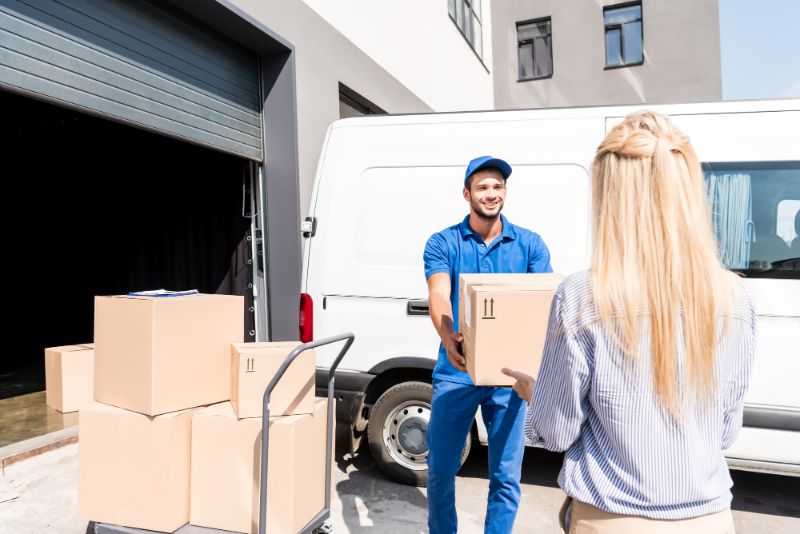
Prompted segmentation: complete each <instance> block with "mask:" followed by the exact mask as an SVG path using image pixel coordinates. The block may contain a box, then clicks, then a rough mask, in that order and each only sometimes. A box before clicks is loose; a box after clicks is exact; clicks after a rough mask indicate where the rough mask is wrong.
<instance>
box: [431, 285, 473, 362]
mask: <svg viewBox="0 0 800 534" xmlns="http://www.w3.org/2000/svg"><path fill="white" fill-rule="evenodd" d="M450 291H451V287H450V274H449V273H434V274H432V275H430V276H429V277H428V307H429V309H430V314H431V321H433V327H434V328H435V329H436V332H437V333H438V334H439V337H440V338H441V340H442V345H444V348H445V350H446V351H447V357H448V358H449V360H450V363H451V364H453V367H455V368H456V369H458V370H460V371H466V370H467V368H466V364H467V362H466V361H465V360H464V356H463V355H462V354H461V341H462V340H463V339H464V338H463V337H462V336H461V334H459V333H457V332H454V331H453V330H454V327H453V306H452V305H451V304H450Z"/></svg>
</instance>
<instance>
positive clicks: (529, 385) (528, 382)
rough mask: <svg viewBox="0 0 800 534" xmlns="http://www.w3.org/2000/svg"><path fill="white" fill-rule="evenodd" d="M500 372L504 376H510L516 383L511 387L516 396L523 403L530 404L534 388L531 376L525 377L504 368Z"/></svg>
mask: <svg viewBox="0 0 800 534" xmlns="http://www.w3.org/2000/svg"><path fill="white" fill-rule="evenodd" d="M501 371H502V372H503V374H504V375H506V376H510V377H511V378H513V379H514V380H516V381H517V382H516V384H514V386H513V387H514V391H516V392H517V395H519V397H520V398H521V399H522V400H524V401H525V402H531V400H532V399H533V388H534V387H535V386H536V379H535V378H533V377H532V376H531V375H526V374H525V373H521V372H519V371H514V370H513V369H508V368H506V367H503V368H502V369H501Z"/></svg>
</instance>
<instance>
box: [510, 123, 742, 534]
mask: <svg viewBox="0 0 800 534" xmlns="http://www.w3.org/2000/svg"><path fill="white" fill-rule="evenodd" d="M592 196H593V199H594V202H593V218H594V227H595V231H594V234H595V235H594V253H593V258H592V265H591V269H590V270H589V271H588V272H582V273H577V274H574V275H572V276H570V277H568V278H567V279H566V280H565V281H564V283H563V284H562V285H561V287H560V288H559V289H558V291H557V293H556V296H555V299H554V301H553V305H552V309H551V312H550V324H549V331H548V337H547V342H546V344H545V350H544V356H543V361H542V366H541V369H540V372H539V377H538V380H534V379H533V377H530V376H528V375H525V374H523V373H521V372H518V371H514V370H504V371H505V372H506V374H509V375H511V376H513V377H515V378H516V379H517V383H516V384H515V386H514V389H515V390H516V391H517V393H519V395H520V396H521V397H522V398H523V399H525V400H527V401H529V402H530V406H529V408H528V413H527V425H526V434H527V435H528V436H529V437H530V438H531V439H532V440H533V441H534V442H537V443H540V444H541V445H543V446H544V447H546V448H547V449H550V450H554V451H566V455H565V457H564V465H563V468H562V470H561V473H560V475H559V478H558V482H559V485H560V486H561V488H562V489H563V490H564V491H565V493H566V494H567V496H568V499H567V502H565V506H564V508H563V509H562V517H561V520H562V526H563V527H564V528H565V529H566V530H567V531H568V532H569V533H571V534H572V533H575V534H581V533H593V534H601V533H606V532H609V533H611V532H613V533H615V534H624V533H626V532H646V533H648V534H658V533H661V532H664V533H666V532H681V533H682V534H683V533H693V532H696V533H703V534H714V533H732V532H734V526H733V519H732V516H731V512H730V503H731V491H730V488H731V486H732V484H733V482H732V481H731V478H730V475H729V473H728V467H727V464H726V462H725V458H724V456H723V454H722V451H723V450H724V449H726V448H728V447H730V446H731V444H732V443H733V441H734V439H735V438H736V435H737V433H738V432H739V429H740V427H741V424H742V406H743V399H744V395H745V392H746V390H747V385H748V381H749V377H750V370H751V367H752V362H753V353H754V348H755V340H756V318H755V312H754V310H753V305H752V303H751V301H750V298H749V296H748V294H747V293H746V291H745V288H744V286H743V282H742V281H741V280H740V279H738V278H737V277H736V276H735V275H733V274H731V273H729V272H727V271H725V269H724V268H723V267H722V264H721V263H720V260H719V257H718V254H717V249H716V245H715V242H714V237H713V234H712V231H711V224H710V217H709V213H708V203H707V200H706V197H705V185H704V181H703V175H702V172H701V169H700V163H699V161H698V159H697V155H696V154H695V151H694V149H693V148H692V146H691V144H690V143H689V139H688V138H687V137H686V136H685V135H684V134H683V133H681V132H680V131H679V130H678V129H677V128H675V127H674V126H673V125H672V124H671V123H670V121H669V120H668V119H667V118H665V117H663V116H661V115H658V114H656V113H649V112H642V113H634V114H631V115H629V116H628V117H626V118H625V120H624V121H623V122H622V124H620V125H618V126H617V127H616V128H614V129H613V130H612V131H611V132H610V133H609V134H608V136H607V137H606V139H605V140H604V141H603V143H602V144H601V145H600V147H599V149H598V151H597V154H596V156H595V159H594V163H593V169H592ZM534 384H535V388H534Z"/></svg>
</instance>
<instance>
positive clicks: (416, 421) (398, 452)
mask: <svg viewBox="0 0 800 534" xmlns="http://www.w3.org/2000/svg"><path fill="white" fill-rule="evenodd" d="M430 419H431V405H430V404H428V403H426V402H422V401H409V402H404V403H402V404H400V405H398V406H397V407H396V408H395V409H394V410H392V412H391V413H390V414H389V416H388V417H387V418H386V421H385V422H384V424H383V443H384V445H385V447H386V450H387V451H388V452H389V456H391V457H392V460H394V461H395V462H397V463H398V464H400V465H402V466H403V467H405V468H407V469H411V470H413V471H424V470H425V469H427V468H428V466H427V463H426V462H427V460H428V442H427V440H426V437H425V434H426V433H427V432H428V422H429V421H430Z"/></svg>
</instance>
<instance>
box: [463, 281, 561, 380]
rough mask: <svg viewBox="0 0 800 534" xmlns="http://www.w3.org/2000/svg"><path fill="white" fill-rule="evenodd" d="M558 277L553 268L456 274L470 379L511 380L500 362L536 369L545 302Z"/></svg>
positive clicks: (547, 309)
mask: <svg viewBox="0 0 800 534" xmlns="http://www.w3.org/2000/svg"><path fill="white" fill-rule="evenodd" d="M563 279H564V277H563V276H561V275H559V274H555V273H543V274H462V275H461V277H460V278H459V297H458V298H459V304H458V310H459V312H458V315H459V317H458V330H459V332H460V333H461V334H462V335H463V336H464V341H463V344H462V347H463V351H464V356H465V358H466V360H467V372H468V373H469V375H470V378H472V381H473V382H474V383H475V385H478V386H511V385H513V384H514V379H512V378H511V377H508V376H506V375H504V374H503V373H502V372H501V371H500V369H502V368H503V367H508V368H510V369H516V370H518V371H523V372H525V373H528V374H531V375H533V376H536V375H537V374H538V372H539V365H540V364H541V360H542V350H543V349H544V340H545V337H546V334H547V322H548V319H549V317H550V304H551V302H552V300H553V295H555V291H556V289H557V288H558V286H559V284H560V283H561V281H562V280H563Z"/></svg>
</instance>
